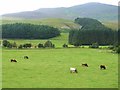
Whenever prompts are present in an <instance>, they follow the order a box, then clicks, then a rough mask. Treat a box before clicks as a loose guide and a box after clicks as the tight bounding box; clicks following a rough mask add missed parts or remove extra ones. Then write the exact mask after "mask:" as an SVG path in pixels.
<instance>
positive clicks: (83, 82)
mask: <svg viewBox="0 0 120 90" xmlns="http://www.w3.org/2000/svg"><path fill="white" fill-rule="evenodd" d="M2 52H3V55H2V57H3V59H2V61H3V65H2V66H3V67H2V69H3V81H2V84H3V88H117V87H118V55H117V54H113V53H110V51H109V50H103V49H89V48H66V49H65V48H61V49H60V48H59V49H26V50H14V49H12V50H10V49H3V51H2ZM25 55H27V56H29V59H24V58H23V57H24V56H25ZM10 59H16V60H17V61H18V62H17V63H15V62H10ZM82 63H87V64H88V65H89V67H82V66H81V64H82ZM101 64H104V65H106V67H107V69H106V70H100V69H99V65H101ZM70 67H75V68H77V70H78V73H70V70H69V68H70Z"/></svg>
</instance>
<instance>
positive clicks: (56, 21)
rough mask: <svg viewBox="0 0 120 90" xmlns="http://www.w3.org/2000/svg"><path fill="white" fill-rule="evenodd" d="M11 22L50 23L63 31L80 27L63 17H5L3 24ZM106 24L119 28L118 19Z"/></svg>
mask: <svg viewBox="0 0 120 90" xmlns="http://www.w3.org/2000/svg"><path fill="white" fill-rule="evenodd" d="M11 23H31V24H37V25H41V24H43V25H49V26H53V27H56V28H59V29H60V30H62V32H68V31H69V30H70V29H79V28H80V25H78V24H76V23H74V21H73V20H68V19H61V18H47V19H20V18H3V19H2V24H11ZM102 23H103V24H104V25H105V26H107V27H109V28H112V29H115V30H116V29H117V28H118V22H116V21H103V22H102Z"/></svg>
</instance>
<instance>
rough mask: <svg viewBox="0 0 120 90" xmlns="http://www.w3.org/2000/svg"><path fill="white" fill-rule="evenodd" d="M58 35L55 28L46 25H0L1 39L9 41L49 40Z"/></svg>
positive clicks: (58, 32)
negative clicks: (0, 30) (0, 26)
mask: <svg viewBox="0 0 120 90" xmlns="http://www.w3.org/2000/svg"><path fill="white" fill-rule="evenodd" d="M59 35H60V31H59V30H58V29H57V28H54V27H51V26H47V25H34V24H29V23H15V24H3V25H2V38H9V39H49V38H52V37H56V36H59Z"/></svg>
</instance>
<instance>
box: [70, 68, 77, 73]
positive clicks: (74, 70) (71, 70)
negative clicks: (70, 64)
mask: <svg viewBox="0 0 120 90" xmlns="http://www.w3.org/2000/svg"><path fill="white" fill-rule="evenodd" d="M70 72H71V73H78V72H77V69H76V68H70Z"/></svg>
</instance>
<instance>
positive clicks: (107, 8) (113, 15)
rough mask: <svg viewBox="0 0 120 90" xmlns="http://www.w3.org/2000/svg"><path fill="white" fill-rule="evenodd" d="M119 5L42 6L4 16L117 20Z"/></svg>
mask: <svg viewBox="0 0 120 90" xmlns="http://www.w3.org/2000/svg"><path fill="white" fill-rule="evenodd" d="M117 15H118V7H117V6H113V5H107V4H101V3H87V4H83V5H77V6H72V7H68V8H65V7H62V8H42V9H38V10H35V11H26V12H20V13H12V14H6V15H3V17H14V18H25V19H44V18H63V19H72V20H74V19H75V18H76V17H89V18H95V19H97V20H101V21H117V19H118V18H117Z"/></svg>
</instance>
